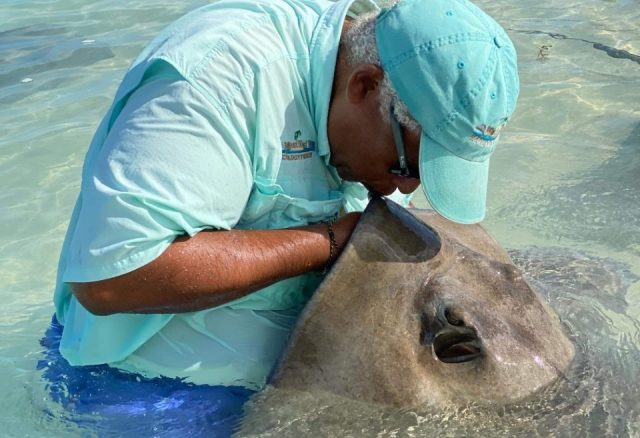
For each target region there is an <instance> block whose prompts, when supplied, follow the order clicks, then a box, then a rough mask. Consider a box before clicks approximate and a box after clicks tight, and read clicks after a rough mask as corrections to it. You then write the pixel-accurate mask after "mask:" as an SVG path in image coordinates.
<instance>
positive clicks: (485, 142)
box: [469, 123, 505, 147]
mask: <svg viewBox="0 0 640 438" xmlns="http://www.w3.org/2000/svg"><path fill="white" fill-rule="evenodd" d="M504 125H505V123H503V124H502V125H500V126H498V127H497V128H496V127H494V126H489V125H479V126H476V128H475V129H474V130H473V134H471V135H470V136H469V139H470V140H471V141H472V142H474V143H476V144H479V145H481V146H487V147H490V146H493V145H494V143H495V142H496V141H497V140H498V137H500V131H501V130H502V128H504Z"/></svg>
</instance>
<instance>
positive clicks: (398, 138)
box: [389, 105, 420, 179]
mask: <svg viewBox="0 0 640 438" xmlns="http://www.w3.org/2000/svg"><path fill="white" fill-rule="evenodd" d="M389 119H390V120H391V130H392V131H393V141H394V143H395V145H396V151H398V164H397V165H395V166H393V167H392V168H391V169H389V173H391V174H393V175H399V176H403V177H405V178H415V179H420V174H419V173H418V172H417V171H414V170H411V169H409V166H407V156H406V153H405V147H404V140H402V129H401V128H400V122H398V119H396V115H395V113H394V111H393V105H391V106H390V107H389Z"/></svg>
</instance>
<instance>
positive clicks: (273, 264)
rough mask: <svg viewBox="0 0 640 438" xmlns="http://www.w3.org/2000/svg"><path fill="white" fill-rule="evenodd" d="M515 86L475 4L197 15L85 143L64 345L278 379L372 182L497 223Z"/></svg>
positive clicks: (237, 9)
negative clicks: (496, 182) (492, 177)
mask: <svg viewBox="0 0 640 438" xmlns="http://www.w3.org/2000/svg"><path fill="white" fill-rule="evenodd" d="M367 12H370V13H368V14H367ZM352 18H353V19H352ZM517 93H518V79H517V73H516V59H515V50H514V48H513V46H512V44H511V42H510V41H509V38H508V37H507V35H506V34H505V32H504V31H503V30H502V28H501V27H500V26H499V25H498V24H496V23H495V22H494V21H493V20H492V19H491V18H489V17H488V16H487V15H485V14H484V13H483V12H482V11H480V10H479V9H478V8H477V7H475V6H473V5H472V4H470V3H468V2H467V1H466V0H429V1H427V0H402V1H401V2H400V3H398V4H396V5H394V6H392V7H390V8H389V9H386V10H383V11H381V12H379V11H377V7H376V6H375V5H374V4H373V3H367V2H366V1H364V2H363V1H359V2H354V3H352V0H342V1H339V2H337V3H330V2H325V1H324V0H279V1H274V0H255V1H252V2H243V1H237V0H223V1H220V2H217V3H214V4H212V5H209V6H206V7H204V8H201V9H199V10H197V11H195V12H193V13H191V14H188V15H187V16H185V17H183V18H182V19H180V20H178V21H177V22H176V23H174V24H173V25H171V26H170V27H169V28H168V29H166V30H165V31H164V32H163V33H162V34H161V35H160V36H159V37H157V38H156V39H155V40H154V41H153V42H152V43H151V44H150V45H149V47H147V49H145V51H144V52H143V53H142V54H141V55H140V57H139V58H138V59H137V60H136V61H135V62H134V64H133V66H132V67H131V69H130V70H129V72H128V73H127V75H126V76H125V78H124V80H123V83H122V85H121V86H120V88H119V90H118V92H117V95H116V98H115V100H114V103H113V105H112V107H111V109H110V110H109V112H108V114H107V115H106V117H105V119H104V120H103V122H102V124H101V125H100V127H99V128H98V131H97V133H96V135H95V137H94V140H93V142H92V144H91V147H90V149H89V151H88V153H87V157H86V161H85V166H84V168H83V177H82V178H83V180H82V187H81V192H80V196H79V199H78V202H77V204H76V207H75V209H74V213H73V216H72V219H71V223H70V226H69V231H68V233H67V237H66V239H65V243H64V246H63V249H62V255H61V259H60V265H59V274H58V282H57V287H56V294H55V303H56V314H57V317H58V319H59V320H60V322H61V323H62V324H63V325H64V331H63V337H62V341H61V345H60V349H61V352H62V354H63V355H64V356H65V357H66V358H67V360H68V361H69V362H70V363H71V364H73V365H88V364H98V363H108V364H110V365H112V366H116V367H119V368H122V369H126V370H131V371H138V372H141V373H144V374H146V375H152V376H153V375H166V376H177V377H183V378H186V379H187V380H189V381H193V382H196V383H209V384H224V385H243V386H247V387H250V388H259V387H261V386H262V385H263V384H264V383H265V380H266V377H267V375H268V373H269V371H270V369H271V368H272V366H273V364H274V363H275V361H276V360H277V357H278V356H279V354H280V352H281V350H282V348H283V346H284V343H285V342H286V339H287V336H288V334H289V331H290V330H291V327H292V325H293V324H294V322H295V319H296V317H297V315H298V314H299V312H300V310H301V308H302V306H303V305H304V303H305V302H306V301H307V300H308V298H309V296H310V294H311V293H312V291H313V290H314V288H315V287H316V286H317V284H318V283H319V281H320V280H321V278H322V276H321V274H319V272H321V271H323V270H326V268H328V267H329V266H330V265H331V263H333V261H334V260H335V259H336V258H337V256H338V255H339V253H340V252H341V251H342V249H343V247H344V245H345V244H346V242H347V240H348V238H349V236H350V234H351V232H352V231H353V229H354V227H355V225H356V223H357V220H358V217H359V213H358V211H361V210H362V208H364V206H365V205H366V202H367V195H368V191H372V192H377V193H379V194H383V195H389V194H391V193H392V192H394V191H395V190H396V189H397V190H399V191H400V192H401V193H405V194H409V193H411V192H413V191H414V190H415V189H416V188H417V187H418V185H419V184H420V182H422V184H423V187H424V189H425V193H426V195H427V198H428V199H429V201H430V203H431V205H432V206H433V208H434V209H436V211H438V212H439V213H441V214H442V215H444V216H445V217H448V218H449V219H451V220H454V221H458V222H462V223H473V222H478V221H480V220H481V219H482V218H483V216H484V211H485V205H484V203H485V197H486V183H487V171H488V163H489V161H488V160H489V156H490V154H491V153H492V151H493V149H494V148H495V144H496V141H497V138H498V135H499V132H500V129H501V128H502V127H503V126H504V124H505V123H506V122H507V120H508V119H509V117H510V115H511V113H512V111H513V109H514V105H515V101H516V97H517ZM418 178H419V179H418ZM334 219H335V222H332V221H333V220H334Z"/></svg>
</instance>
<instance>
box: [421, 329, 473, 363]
mask: <svg viewBox="0 0 640 438" xmlns="http://www.w3.org/2000/svg"><path fill="white" fill-rule="evenodd" d="M433 352H434V353H435V355H436V356H437V357H438V359H439V360H440V361H441V362H444V363H463V362H469V361H472V360H474V359H476V358H478V357H480V355H481V354H482V348H481V347H480V340H479V339H478V336H477V335H476V333H475V331H473V330H468V331H467V330H465V331H457V330H456V331H453V330H451V331H450V330H443V331H441V332H440V333H438V334H437V335H436V336H435V338H434V339H433Z"/></svg>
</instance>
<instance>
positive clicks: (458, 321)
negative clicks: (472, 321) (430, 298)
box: [444, 309, 464, 327]
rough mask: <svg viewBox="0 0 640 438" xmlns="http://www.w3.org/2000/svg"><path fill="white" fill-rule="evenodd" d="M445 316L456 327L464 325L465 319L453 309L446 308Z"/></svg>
mask: <svg viewBox="0 0 640 438" xmlns="http://www.w3.org/2000/svg"><path fill="white" fill-rule="evenodd" d="M444 317H445V318H446V319H447V322H448V323H449V324H451V325H454V326H456V327H461V326H463V325H464V321H463V320H462V318H458V317H457V316H456V315H455V314H454V313H453V312H452V311H451V310H449V309H446V310H445V311H444Z"/></svg>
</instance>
